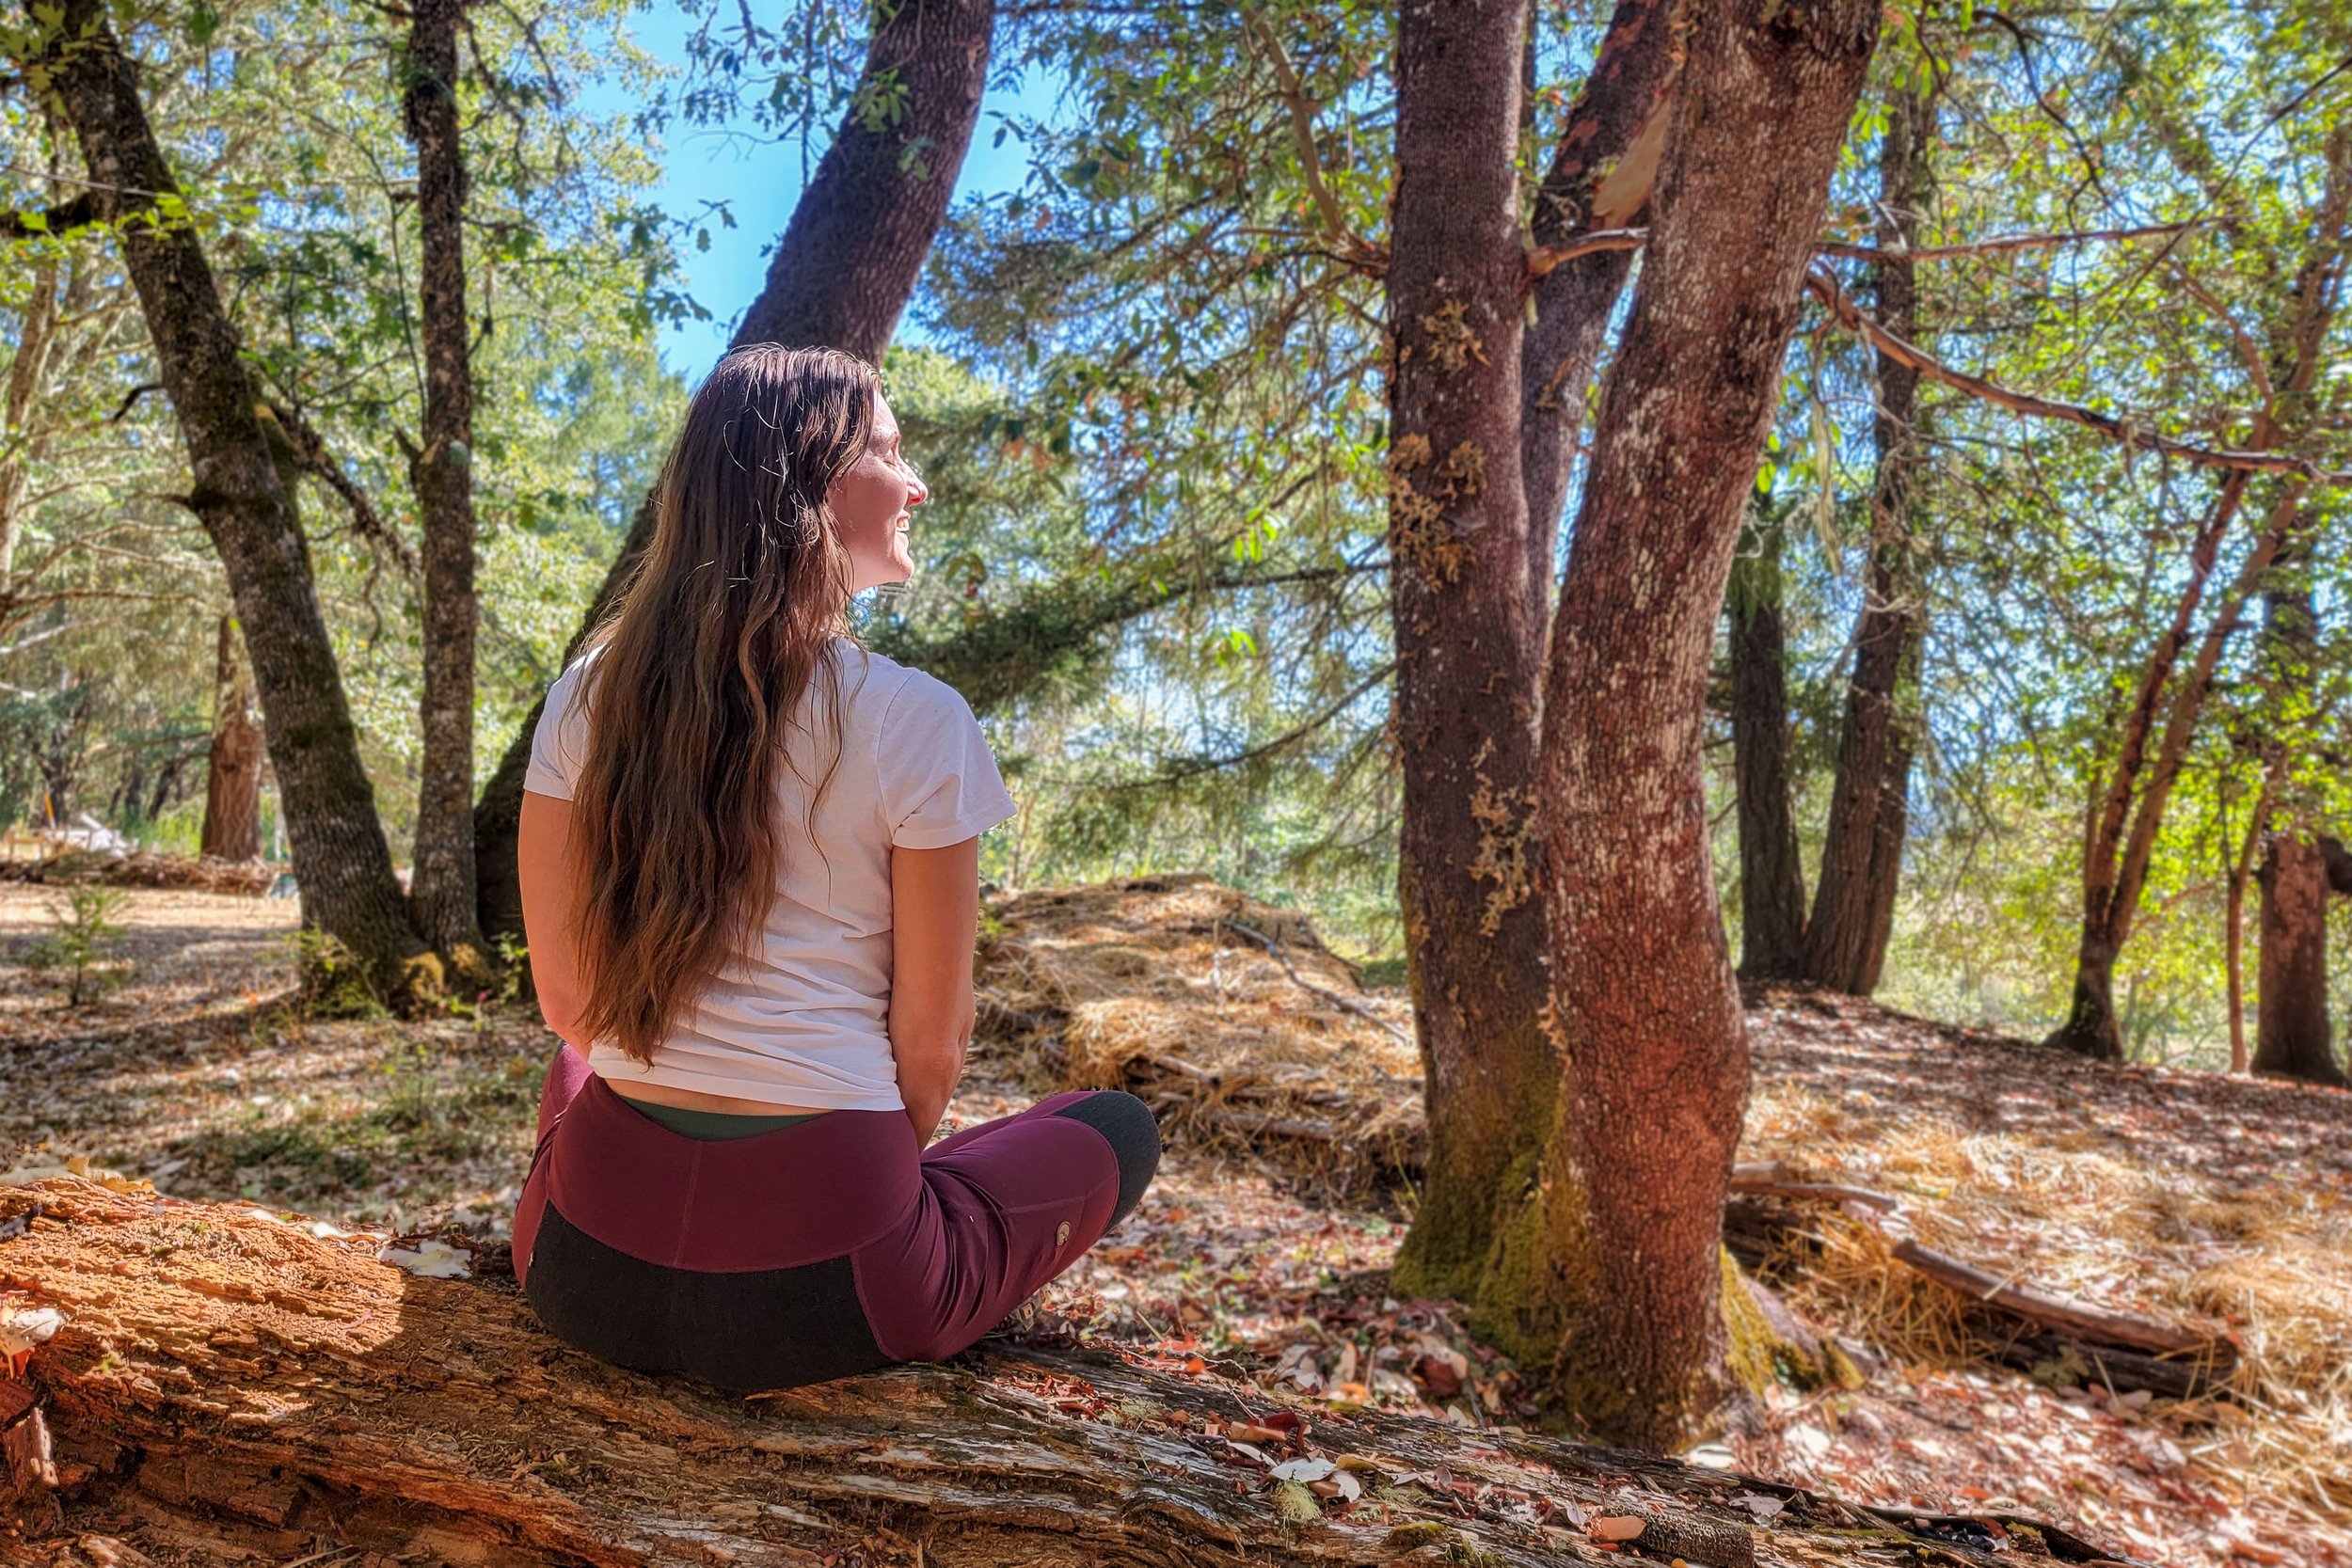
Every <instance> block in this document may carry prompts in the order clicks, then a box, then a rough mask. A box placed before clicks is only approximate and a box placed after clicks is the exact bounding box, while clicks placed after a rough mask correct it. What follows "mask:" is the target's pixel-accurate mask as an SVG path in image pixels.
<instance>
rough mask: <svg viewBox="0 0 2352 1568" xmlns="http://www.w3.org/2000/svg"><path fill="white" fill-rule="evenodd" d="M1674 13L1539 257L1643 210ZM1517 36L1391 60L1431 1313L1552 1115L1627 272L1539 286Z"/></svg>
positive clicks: (1664, 11) (1598, 72) (1397, 468)
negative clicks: (1555, 643)
mask: <svg viewBox="0 0 2352 1568" xmlns="http://www.w3.org/2000/svg"><path fill="white" fill-rule="evenodd" d="M1675 9H1676V8H1675V6H1673V5H1672V4H1668V3H1662V0H1623V3H1621V4H1620V5H1619V6H1618V7H1617V9H1616V11H1615V13H1614V15H1613V17H1612V19H1611V22H1610V26H1609V30H1608V32H1607V34H1606V35H1605V36H1604V38H1603V39H1602V41H1601V48H1600V52H1599V54H1598V55H1597V57H1596V59H1595V63H1594V67H1593V71H1592V74H1591V76H1590V77H1589V78H1588V80H1587V82H1586V84H1585V88H1584V91H1583V93H1582V94H1581V96H1580V98H1579V99H1578V101H1577V103H1576V106H1575V108H1574V109H1573V110H1572V111H1571V112H1570V114H1569V117H1568V120H1567V123H1566V124H1565V127H1564V128H1563V130H1562V132H1561V135H1560V139H1559V143H1558V145H1557V148H1556V150H1555V152H1554V156H1553V159H1552V163H1551V166H1550V167H1549V170H1548V171H1547V173H1546V175H1545V178H1544V182H1543V183H1542V185H1541V187H1540V188H1539V189H1538V191H1537V193H1536V196H1535V204H1534V213H1533V214H1531V218H1530V230H1531V233H1532V237H1533V238H1534V241H1535V243H1536V244H1537V245H1539V246H1544V245H1565V244H1566V243H1568V242H1570V241H1572V240H1573V239H1574V238H1575V237H1576V236H1578V235H1579V234H1581V233H1582V232H1584V231H1586V230H1588V229H1589V228H1590V227H1592V226H1594V225H1595V224H1599V225H1601V226H1603V227H1609V226H1617V227H1622V226H1623V225H1624V224H1626V223H1628V222H1629V221H1631V220H1632V219H1633V218H1634V217H1635V216H1636V215H1637V214H1640V213H1641V212H1642V211H1643V210H1644V209H1645V207H1646V205H1647V202H1648V198H1649V187H1650V178H1651V175H1650V171H1651V170H1652V169H1654V168H1655V166H1656V147H1655V145H1654V142H1655V137H1654V136H1653V138H1652V145H1650V146H1648V148H1647V150H1644V149H1643V145H1642V143H1643V132H1644V129H1645V126H1650V125H1652V124H1653V123H1655V122H1657V120H1658V118H1659V114H1660V104H1661V102H1662V101H1663V100H1664V97H1665V95H1666V94H1667V93H1668V92H1669V91H1670V89H1671V87H1672V84H1673V80H1674V71H1675V68H1676V64H1677V58H1678V56H1677V50H1676V47H1675V39H1674V36H1673V24H1674V11H1675ZM1526 21H1527V8H1526V7H1525V6H1524V4H1518V5H1481V6H1471V7H1435V8H1433V7H1429V6H1419V5H1417V6H1413V7H1410V8H1407V9H1406V11H1405V13H1404V15H1403V17H1402V19H1401V25H1400V30H1399V34H1398V40H1397V77H1398V83H1399V97H1398V115H1399V119H1398V139H1397V171H1396V196H1395V201H1394V206H1393V213H1394V216H1393V219H1392V223H1391V235H1390V255H1391V261H1390V268H1389V274H1388V296H1389V319H1390V321H1391V324H1392V327H1391V330H1392V341H1393V346H1394V351H1395V355H1396V357H1395V360H1394V362H1393V364H1392V365H1391V372H1390V377H1389V408H1390V440H1391V448H1390V463H1391V472H1390V482H1389V483H1390V504H1389V516H1390V540H1391V561H1392V562H1394V564H1393V567H1392V577H1391V594H1390V611H1391V619H1392V624H1393V626H1394V628H1395V637H1396V645H1397V652H1398V658H1397V674H1396V684H1395V688H1394V692H1395V695H1394V710H1393V711H1394V719H1393V723H1394V726H1395V730H1394V733H1395V736H1396V741H1397V749H1398V754H1399V757H1400V760H1401V765H1402V768H1403V772H1404V778H1405V803H1404V822H1403V828H1402V833H1401V840H1400V844H1399V851H1398V895H1399V901H1400V903H1401V905H1402V906H1403V909H1404V911H1405V919H1406V931H1407V932H1408V933H1409V939H1408V941H1407V943H1406V952H1407V959H1406V974H1407V979H1408V983H1409V985H1410V987H1411V990H1412V995H1413V1003H1414V1015H1415V1019H1416V1027H1417V1031H1418V1034H1419V1037H1420V1045H1421V1052H1422V1068H1423V1074H1424V1082H1425V1083H1426V1084H1427V1085H1428V1087H1427V1097H1428V1106H1427V1110H1428V1117H1429V1129H1430V1160H1429V1166H1428V1184H1427V1186H1426V1188H1425V1189H1424V1191H1423V1193H1422V1205H1421V1209H1420V1211H1419V1212H1418V1214H1417V1215H1416V1217H1415V1222H1414V1225H1413V1228H1412V1230H1411V1231H1410V1233H1409V1234H1408V1235H1407V1236H1406V1241H1405V1245H1404V1248H1403V1250H1402V1252H1401V1253H1400V1255H1399V1258H1398V1259H1397V1265H1396V1277H1397V1279H1398V1282H1399V1288H1400V1289H1404V1290H1410V1291H1418V1292H1421V1293H1423V1294H1430V1295H1456V1296H1464V1295H1469V1294H1470V1293H1471V1292H1472V1291H1474V1289H1475V1286H1476V1282H1477V1279H1478V1277H1479V1275H1480V1274H1481V1272H1482V1271H1483V1270H1484V1269H1485V1268H1486V1264H1487V1260H1488V1258H1489V1255H1490V1254H1491V1253H1492V1251H1493V1249H1494V1246H1495V1238H1496V1226H1497V1221H1498V1218H1499V1217H1500V1216H1502V1215H1505V1214H1508V1213H1511V1212H1516V1211H1517V1210H1518V1208H1519V1207H1520V1206H1521V1205H1522V1204H1523V1203H1524V1201H1525V1199H1526V1197H1527V1196H1528V1195H1529V1194H1530V1193H1531V1192H1532V1190H1533V1187H1532V1183H1533V1180H1534V1169H1535V1162H1536V1158H1537V1155H1538V1152H1539V1151H1540V1148H1541V1147H1542V1143H1543V1139H1544V1136H1545V1133H1546V1132H1547V1130H1548V1129H1549V1126H1550V1123H1551V1106H1552V1101H1553V1100H1554V1098H1555V1097H1556V1095H1557V1092H1558V1085H1559V1077H1560V1072H1559V1064H1558V1062H1557V1060H1556V1059H1555V1057H1554V1054H1553V1053H1552V1051H1551V1048H1550V1046H1549V1042H1547V1041H1546V1039H1545V1038H1544V1035H1543V1031H1542V1027H1541V1023H1540V1018H1541V1013H1542V1007H1543V1004H1544V998H1545V992H1546V979H1545V965H1546V958H1545V956H1544V934H1543V911H1542V908H1541V899H1540V897H1539V895H1538V889H1537V886H1536V883H1537V877H1536V872H1535V866H1534V854H1535V847H1534V813H1535V798H1534V754H1535V718H1536V703H1537V700H1538V696H1539V689H1540V679H1539V671H1540V664H1541V660H1542V657H1543V644H1544V636H1545V621H1546V619H1547V616H1548V614H1549V598H1550V588H1551V561H1552V556H1553V553H1554V541H1555V540H1556V538H1557V536H1558V523H1559V515H1560V511H1561V506H1562V498H1563V497H1564V496H1565V493H1566V487H1567V482H1568V475H1569V469H1570V467H1571V466H1572V464H1573V461H1574V458H1575V455H1576V450H1577V436H1578V434H1579V432H1580V431H1581V429H1582V426H1583V422H1584V409H1585V388H1586V386H1587V384H1588V383H1589V381H1590V379H1591V377H1592V373H1593V367H1594V365H1595V364H1596V362H1597V359H1598V357H1599V355H1600V351H1601V347H1602V344H1603V342H1604V341H1605V339H1606V336H1607V332H1608V326H1609V319H1610V314H1611V312H1612V311H1613V309H1614V308H1615V305H1616V302H1617V298H1618V295H1619V293H1620V292H1621V291H1622V289H1623V287H1624V283H1625V278H1626V275H1627V272H1628V270H1629V266H1630V264H1631V263H1630V260H1629V253H1628V252H1626V251H1622V250H1617V251H1600V252H1595V253H1592V254H1589V255H1585V256H1581V257H1577V258H1574V259H1571V260H1569V261H1565V262H1563V263H1561V264H1560V265H1558V266H1554V267H1549V268H1545V269H1542V270H1541V273H1540V276H1539V277H1534V278H1533V279H1531V277H1530V267H1529V264H1528V261H1527V259H1526V256H1525V253H1524V250H1523V247H1522V245H1521V244H1520V242H1519V238H1518V195H1517V187H1516V184H1515V182H1514V179H1513V174H1512V159H1513V156H1514V154H1515V151H1516V149H1517V145H1518V143H1517V138H1518V135H1519V129H1520V115H1521V111H1522V108H1523V104H1522V103H1521V93H1522V90H1523V89H1522V85H1521V79H1520V64H1521V53H1520V52H1521V49H1522V45H1523V42H1524V40H1525V37H1526ZM1530 305H1532V306H1533V309H1534V321H1533V323H1532V325H1529V324H1526V311H1527V309H1528V308H1529V307H1530Z"/></svg>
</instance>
